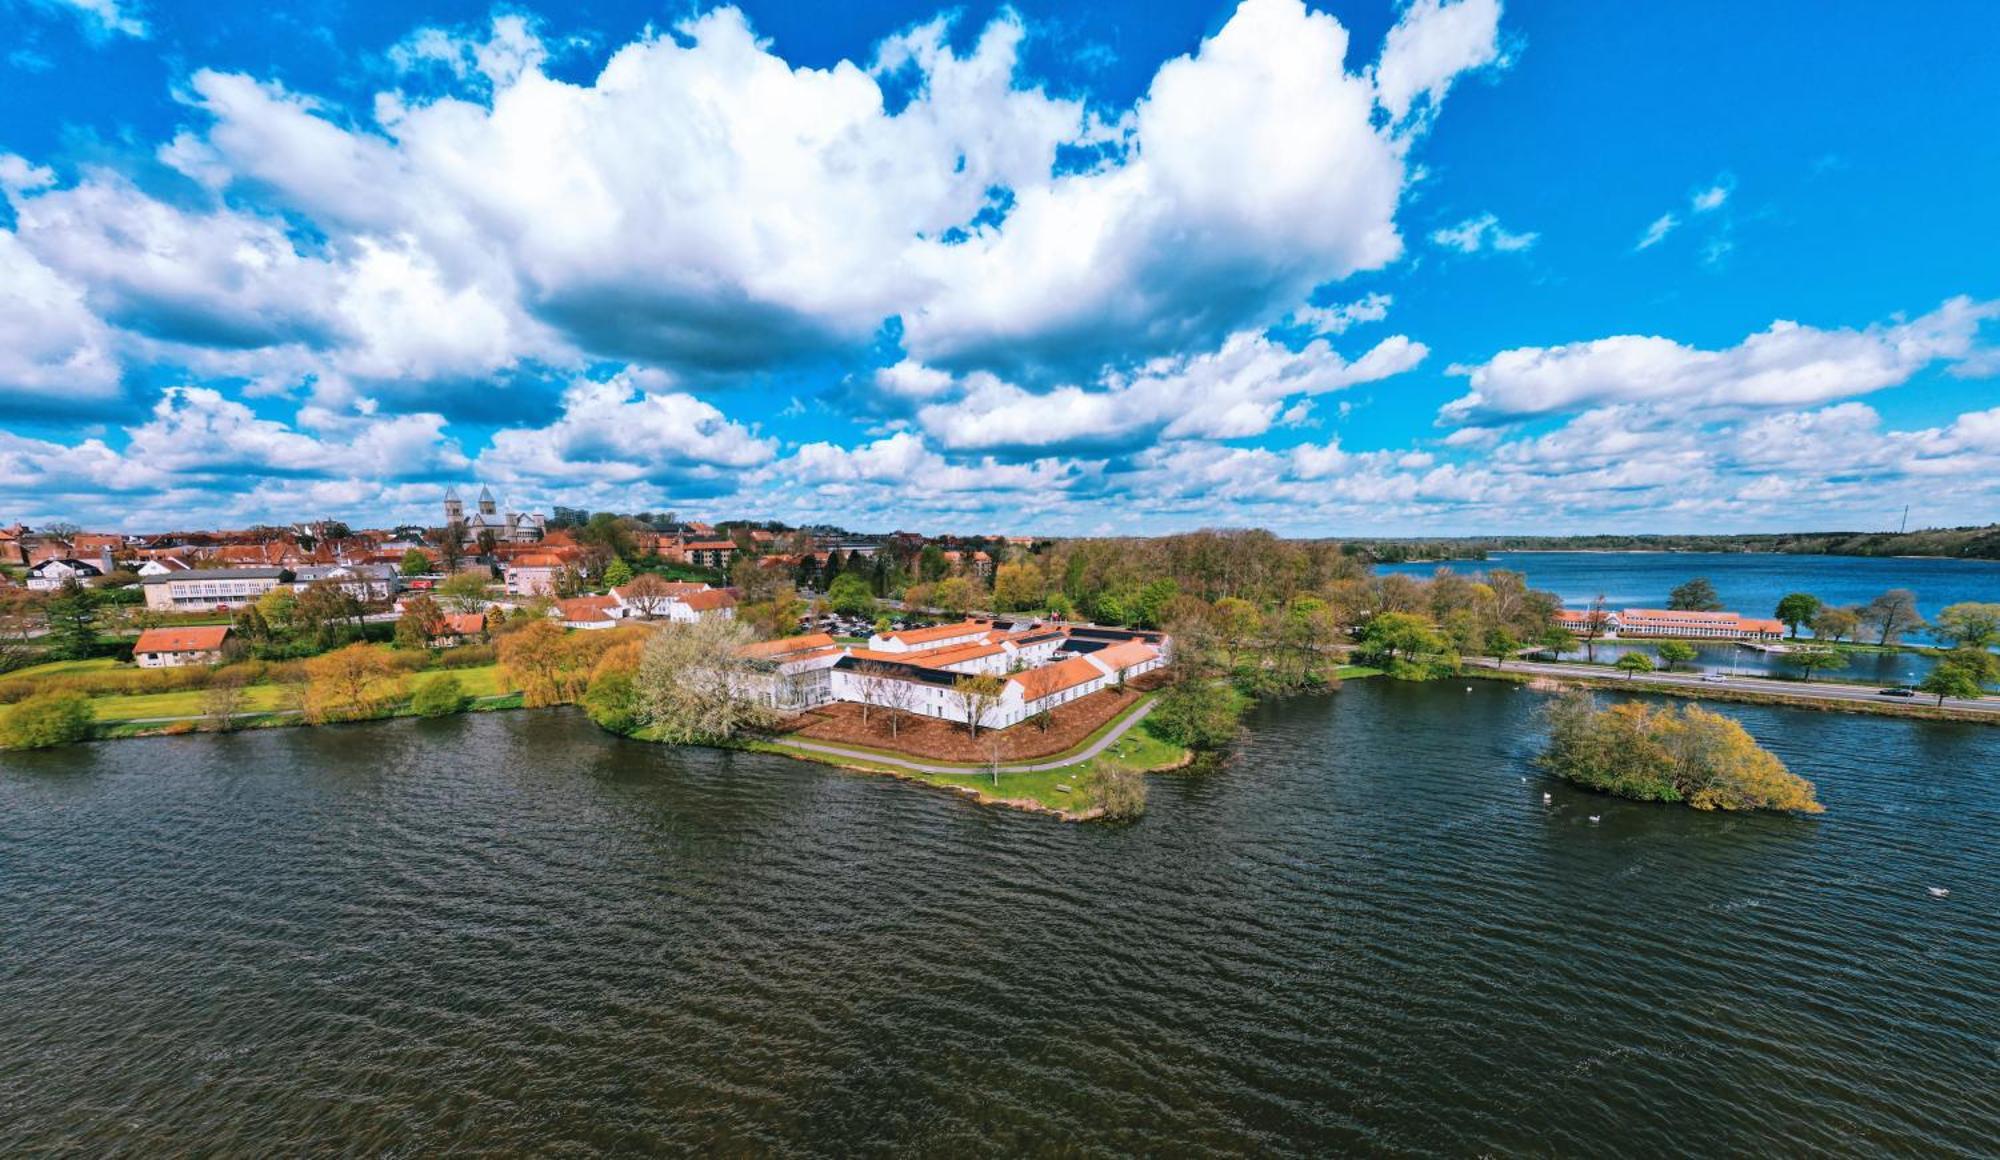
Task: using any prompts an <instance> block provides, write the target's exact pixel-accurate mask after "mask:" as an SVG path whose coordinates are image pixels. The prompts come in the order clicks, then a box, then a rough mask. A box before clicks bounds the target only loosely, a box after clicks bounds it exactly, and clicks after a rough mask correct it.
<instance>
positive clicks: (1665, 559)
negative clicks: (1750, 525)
mask: <svg viewBox="0 0 2000 1160" xmlns="http://www.w3.org/2000/svg"><path fill="white" fill-rule="evenodd" d="M1439 567H1449V568H1451V569H1453V570H1454V571H1458V572H1478V571H1483V570H1485V569H1488V568H1508V569H1512V570H1514V571H1517V572H1525V573H1527V576H1528V583H1529V585H1530V586H1532V587H1535V588H1545V589H1547V590H1549V591H1551V592H1554V593H1556V594H1557V595H1559V596H1561V597H1562V598H1563V600H1564V602H1566V603H1567V604H1568V605H1569V606H1570V607H1572V608H1582V607H1584V606H1585V605H1587V604H1589V603H1590V601H1592V600H1594V599H1596V598H1597V597H1598V596H1599V595H1602V596H1603V597H1604V599H1605V601H1606V602H1607V603H1608V604H1609V605H1610V607H1612V608H1665V607H1666V605H1667V593H1669V592H1671V591H1672V590H1673V589H1674V587H1675V586H1676V585H1679V584H1682V583H1684V582H1686V581H1688V580H1692V579H1693V578H1695V577H1696V576H1706V577H1708V578H1709V580H1710V581H1712V582H1713V583H1714V584H1715V591H1716V594H1717V595H1718V596H1720V597H1721V598H1722V606H1723V607H1724V608H1726V609H1728V610H1730V611H1731V612H1740V613H1742V614H1743V615H1745V616H1770V615H1772V613H1773V611H1774V610H1775V609H1776V608H1777V607H1778V600H1779V598H1780V597H1783V596H1784V595H1785V594H1786V593H1789V592H1810V593H1812V594H1813V595H1815V596H1817V597H1819V598H1820V599H1821V600H1822V601H1824V602H1825V603H1827V604H1866V603H1868V602H1869V601H1870V600H1873V599H1874V598H1875V597H1877V596H1880V595H1881V594H1882V593H1884V592H1886V591H1888V590H1889V589H1891V588H1908V589H1910V590H1911V591H1913V592H1915V593H1916V594H1917V607H1918V608H1919V609H1920V610H1921V611H1922V612H1923V614H1924V616H1925V617H1926V618H1928V617H1932V616H1935V615H1937V612H1938V610H1939V609H1941V608H1943V607H1945V606H1946V605H1949V604H1957V603H1959V602H1961V601H1966V600H1978V601H2000V560H1940V559H1933V558H1918V557H1891V558H1877V557H1868V556H1778V555H1753V554H1746V553H1728V552H1496V553H1494V554H1493V555H1492V556H1491V557H1489V558H1487V559H1485V560H1454V561H1452V562H1450V563H1449V564H1446V565H1440V564H1436V563H1429V564H1385V565H1383V566H1382V568H1381V570H1382V571H1385V572H1410V573H1413V574H1416V575H1421V576H1428V575H1430V574H1431V573H1433V572H1435V571H1436V570H1437V569H1438V568H1439Z"/></svg>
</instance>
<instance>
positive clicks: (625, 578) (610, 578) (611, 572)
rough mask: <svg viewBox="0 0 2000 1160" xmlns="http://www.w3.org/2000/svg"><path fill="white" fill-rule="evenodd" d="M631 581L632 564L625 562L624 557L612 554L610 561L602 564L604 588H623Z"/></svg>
mask: <svg viewBox="0 0 2000 1160" xmlns="http://www.w3.org/2000/svg"><path fill="white" fill-rule="evenodd" d="M631 582H632V565H630V564H627V563H626V562H625V559H624V557H622V556H614V557H613V558H612V560H611V563H609V564H607V565H605V566H604V586H605V587H606V588H623V587H624V586H625V585H627V584H630V583H631Z"/></svg>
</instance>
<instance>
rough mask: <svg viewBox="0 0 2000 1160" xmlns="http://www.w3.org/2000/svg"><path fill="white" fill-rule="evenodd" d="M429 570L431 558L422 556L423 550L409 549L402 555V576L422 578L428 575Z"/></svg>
mask: <svg viewBox="0 0 2000 1160" xmlns="http://www.w3.org/2000/svg"><path fill="white" fill-rule="evenodd" d="M430 570H431V558H430V557H429V556H426V555H424V553H423V549H421V548H411V549H410V550H409V551H407V552H404V553H403V565H402V572H403V575H405V576H424V575H428V574H429V572H430Z"/></svg>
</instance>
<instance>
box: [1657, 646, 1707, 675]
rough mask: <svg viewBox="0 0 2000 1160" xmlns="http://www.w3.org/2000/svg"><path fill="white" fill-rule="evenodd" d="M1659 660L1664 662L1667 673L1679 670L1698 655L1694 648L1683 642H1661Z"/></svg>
mask: <svg viewBox="0 0 2000 1160" xmlns="http://www.w3.org/2000/svg"><path fill="white" fill-rule="evenodd" d="M1659 653H1660V659H1661V660H1662V661H1665V662H1666V666H1667V669H1668V671H1672V670H1674V669H1677V668H1680V667H1681V666H1682V665H1685V664H1687V663H1688V662H1689V661H1692V660H1694V658H1695V657H1696V656H1698V655H1700V654H1699V653H1698V652H1697V651H1696V649H1695V647H1694V646H1693V645H1691V644H1689V643H1688V642H1686V641H1684V640H1663V641H1661V642H1660V648H1659Z"/></svg>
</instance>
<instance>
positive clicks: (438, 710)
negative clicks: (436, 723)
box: [410, 673, 465, 717]
mask: <svg viewBox="0 0 2000 1160" xmlns="http://www.w3.org/2000/svg"><path fill="white" fill-rule="evenodd" d="M464 709H465V686H464V685H463V684H460V683H459V679H458V678H457V677H455V676H453V675H452V674H450V673H439V674H438V675H436V676H434V677H426V678H424V679H423V680H422V681H419V682H417V688H416V692H414V693H413V694H411V696H410V711H411V712H412V713H415V714H416V715H417V716H419V717H449V716H451V715H452V714H453V713H458V712H462V711H464Z"/></svg>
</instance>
